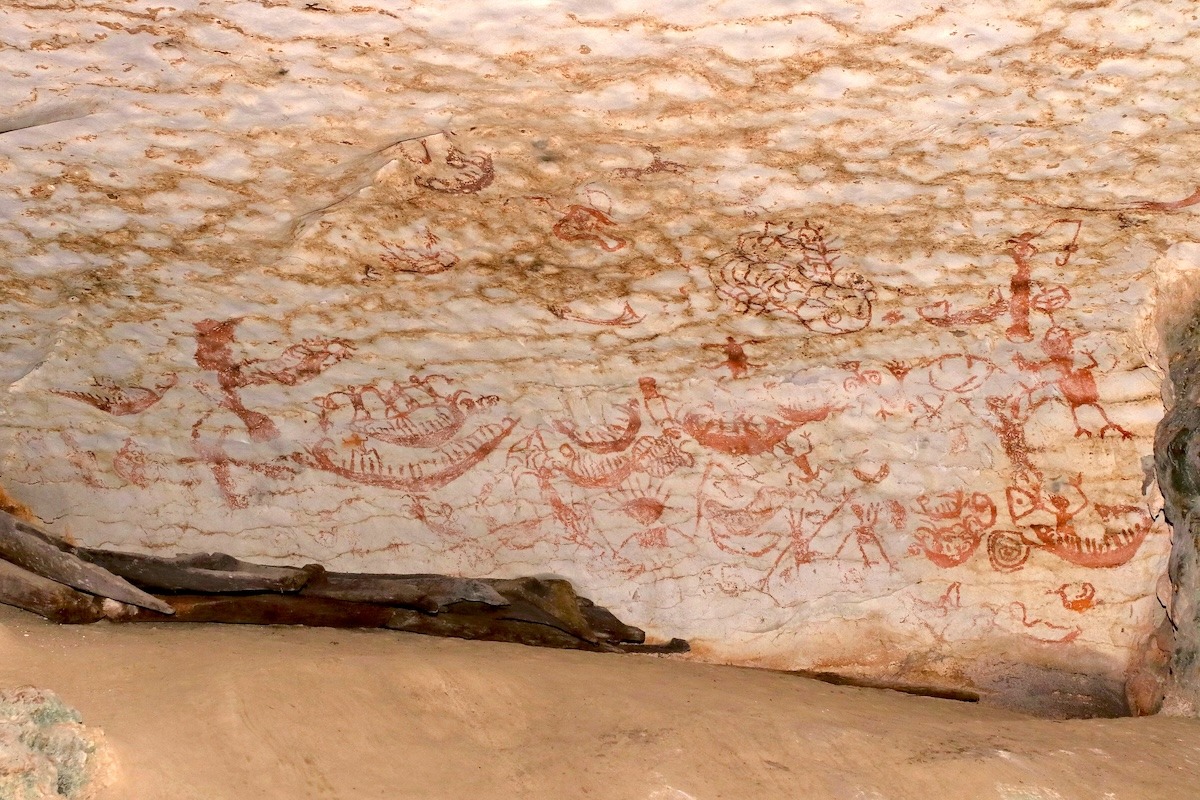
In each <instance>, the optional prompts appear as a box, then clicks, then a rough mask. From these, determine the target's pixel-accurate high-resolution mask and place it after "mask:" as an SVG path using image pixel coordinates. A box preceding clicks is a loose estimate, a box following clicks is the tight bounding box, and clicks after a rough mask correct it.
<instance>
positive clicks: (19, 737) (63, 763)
mask: <svg viewBox="0 0 1200 800" xmlns="http://www.w3.org/2000/svg"><path fill="white" fill-rule="evenodd" d="M104 748H105V746H104V739H103V736H102V735H101V734H100V733H99V732H98V731H96V730H93V729H90V728H87V727H85V726H84V725H82V724H81V718H80V716H79V712H77V711H75V710H74V709H72V708H70V707H68V706H66V705H64V704H63V702H62V701H61V700H60V699H59V698H58V697H57V696H56V695H55V694H54V693H53V692H49V691H46V690H44V689H34V688H33V687H24V688H20V689H3V690H0V797H3V798H5V800H51V799H52V798H59V797H65V798H72V800H86V798H90V797H92V796H93V795H94V793H95V791H96V790H98V789H99V788H100V787H102V786H104V785H105V783H106V782H107V780H108V779H109V778H110V777H111V773H110V771H111V767H112V765H111V759H110V757H109V756H108V754H107V753H106V752H105V749H104Z"/></svg>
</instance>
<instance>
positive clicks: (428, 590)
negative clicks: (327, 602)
mask: <svg viewBox="0 0 1200 800" xmlns="http://www.w3.org/2000/svg"><path fill="white" fill-rule="evenodd" d="M300 593H301V594H302V595H304V596H306V597H327V598H330V599H334V600H353V601H355V602H359V603H378V604H381V605H388V606H402V607H405V608H415V609H418V610H420V611H424V612H426V613H435V612H436V611H438V610H439V609H442V608H445V607H447V606H449V605H452V604H454V603H463V602H470V603H483V604H485V605H489V606H502V605H507V603H508V601H507V600H506V599H505V598H504V596H503V595H501V594H500V592H497V591H496V590H495V589H494V588H492V587H491V586H490V585H488V582H487V581H482V580H475V579H473V578H452V577H448V576H445V575H374V574H355V573H349V572H320V573H317V574H315V575H313V577H312V579H311V580H310V581H309V582H308V583H307V584H306V585H305V587H304V589H303V590H301V592H300Z"/></svg>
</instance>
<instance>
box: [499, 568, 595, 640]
mask: <svg viewBox="0 0 1200 800" xmlns="http://www.w3.org/2000/svg"><path fill="white" fill-rule="evenodd" d="M488 583H489V584H491V586H492V588H494V589H495V590H496V591H497V592H499V593H500V594H501V595H502V596H503V597H504V598H505V599H506V600H508V602H509V606H508V607H506V608H504V609H503V610H502V611H501V612H500V613H501V614H504V613H506V612H507V613H508V614H509V616H507V617H502V618H504V619H512V620H520V621H525V622H533V623H540V624H543V625H553V626H554V627H556V628H558V629H560V630H561V631H563V632H564V633H567V634H570V635H571V636H574V637H576V638H578V639H582V640H584V641H585V642H591V643H593V644H595V643H597V642H599V641H600V637H599V636H597V635H596V632H595V631H593V630H592V627H591V626H590V625H588V622H587V620H586V619H585V618H584V616H583V612H582V611H580V608H579V597H578V596H577V595H576V594H575V589H574V587H572V586H571V583H570V582H569V581H564V580H559V579H555V578H511V579H493V580H489V581H488ZM518 611H519V612H520V614H521V615H522V616H514V615H515V614H516V613H517V612H518Z"/></svg>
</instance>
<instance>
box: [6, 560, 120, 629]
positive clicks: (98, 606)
mask: <svg viewBox="0 0 1200 800" xmlns="http://www.w3.org/2000/svg"><path fill="white" fill-rule="evenodd" d="M0 603H4V604H5V605H9V606H16V607H17V608H20V609H23V610H25V611H31V612H33V613H34V614H38V615H40V616H43V617H45V618H46V619H48V620H50V621H51V622H61V623H65V624H78V623H87V622H96V621H97V620H100V619H103V618H104V608H103V603H104V601H103V600H101V599H100V598H98V597H93V596H92V595H90V594H84V593H83V592H78V591H76V590H74V589H72V588H71V587H69V586H63V585H62V584H61V583H56V582H55V581H52V580H50V579H49V578H43V577H42V576H41V575H35V574H34V573H32V572H30V571H29V570H26V569H22V568H20V567H18V566H17V565H16V564H12V563H9V562H8V561H0Z"/></svg>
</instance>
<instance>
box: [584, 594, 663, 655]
mask: <svg viewBox="0 0 1200 800" xmlns="http://www.w3.org/2000/svg"><path fill="white" fill-rule="evenodd" d="M578 600H579V611H580V612H581V613H582V614H583V618H584V619H586V620H587V623H588V625H589V626H591V629H592V630H593V631H595V633H596V636H597V637H599V638H600V639H603V640H606V641H610V642H625V643H629V644H642V643H644V642H645V641H646V632H645V631H644V630H642V629H641V628H635V627H633V626H632V625H626V624H625V623H624V622H621V620H619V619H617V616H616V615H615V614H613V613H612V612H611V611H609V610H608V609H607V608H604V607H603V606H598V605H596V604H595V603H593V602H592V601H591V600H588V599H587V598H586V597H580V598H578Z"/></svg>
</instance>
